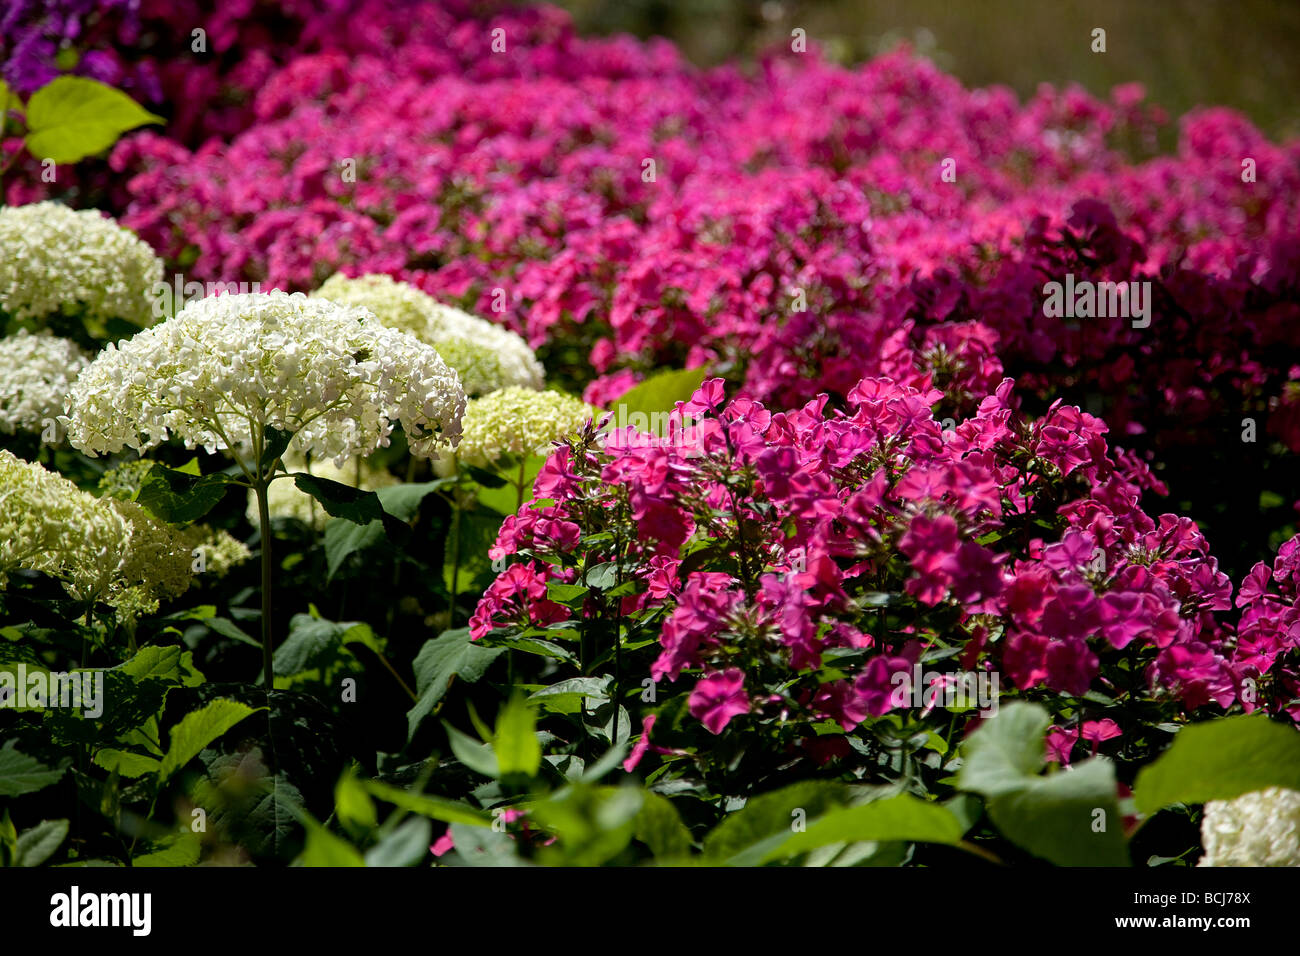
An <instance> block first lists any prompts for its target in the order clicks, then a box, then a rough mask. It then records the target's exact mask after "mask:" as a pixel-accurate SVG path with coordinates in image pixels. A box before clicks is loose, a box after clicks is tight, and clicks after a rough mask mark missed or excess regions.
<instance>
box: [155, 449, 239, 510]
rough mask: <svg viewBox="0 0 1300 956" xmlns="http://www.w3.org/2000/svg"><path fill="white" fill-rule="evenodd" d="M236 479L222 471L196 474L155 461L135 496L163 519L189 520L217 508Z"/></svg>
mask: <svg viewBox="0 0 1300 956" xmlns="http://www.w3.org/2000/svg"><path fill="white" fill-rule="evenodd" d="M234 481H235V479H234V478H232V477H230V476H229V475H227V474H224V473H222V472H216V473H215V474H211V475H204V476H203V477H202V478H195V477H194V476H193V475H187V474H185V473H184V472H181V471H177V470H176V469H174V468H167V467H166V466H164V465H161V464H159V463H158V462H154V463H153V467H152V468H150V469H149V472H148V474H146V475H145V476H144V478H143V479H142V480H141V482H140V491H139V493H138V494H137V495H136V499H135V500H136V501H137V502H139V503H140V505H141V506H142V507H144V508H146V509H148V510H149V511H150V512H152V513H153V514H154V515H155V516H156V517H158V518H161V519H162V520H163V521H168V522H171V523H172V524H188V523H190V522H191V521H197V520H198V519H199V518H202V517H203V516H204V515H205V514H207V513H208V512H209V511H211V510H212V509H213V508H215V507H216V506H217V505H218V504H219V503H220V502H221V499H222V498H224V497H225V496H226V492H227V491H228V490H229V489H230V485H231V484H232V483H233V482H234Z"/></svg>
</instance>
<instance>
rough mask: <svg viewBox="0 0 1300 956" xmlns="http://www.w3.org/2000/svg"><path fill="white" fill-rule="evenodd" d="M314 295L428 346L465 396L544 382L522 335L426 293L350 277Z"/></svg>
mask: <svg viewBox="0 0 1300 956" xmlns="http://www.w3.org/2000/svg"><path fill="white" fill-rule="evenodd" d="M313 295H316V296H320V297H321V298H325V299H329V300H331V301H333V302H340V303H343V304H345V305H354V306H360V307H362V308H366V309H369V310H370V311H371V312H373V313H375V315H376V316H378V317H379V321H380V322H382V323H384V325H387V326H388V327H390V328H394V329H400V330H402V331H403V332H409V333H410V334H412V335H414V336H415V337H416V338H418V339H419V340H420V341H422V342H425V343H427V344H429V345H432V346H433V347H434V348H436V349H437V350H438V354H440V355H441V356H442V358H443V361H445V362H446V363H447V364H448V365H450V366H451V367H452V368H454V369H455V370H456V372H457V374H458V375H459V376H460V380H461V382H462V383H463V384H464V386H465V392H466V394H468V395H486V394H488V393H490V392H495V391H497V390H498V389H502V388H506V387H507V386H510V385H519V386H522V387H524V388H532V389H540V388H541V387H542V386H543V384H545V381H546V377H545V374H544V372H543V371H542V366H541V363H539V362H538V361H537V356H535V355H534V354H533V350H532V349H530V348H529V347H528V343H527V342H525V341H524V340H523V338H522V337H520V336H519V335H516V334H515V333H514V332H511V331H510V330H509V329H503V328H501V326H499V325H496V324H494V323H492V322H489V321H487V320H486V319H481V318H479V317H478V316H474V315H470V314H469V313H468V312H463V311H461V310H460V309H457V308H453V307H452V306H449V305H443V304H442V303H441V302H439V301H438V300H437V299H435V298H434V297H433V296H431V295H429V294H428V293H426V292H422V291H421V290H419V289H417V288H415V287H414V286H412V285H410V284H408V283H405V282H398V281H396V280H395V279H393V278H392V277H391V276H386V275H364V276H361V277H359V278H356V279H349V278H347V277H346V276H343V275H342V274H339V275H335V276H333V277H331V278H330V279H328V280H327V281H326V282H325V284H324V285H322V286H321V287H320V288H319V289H317V290H316V292H314V293H313Z"/></svg>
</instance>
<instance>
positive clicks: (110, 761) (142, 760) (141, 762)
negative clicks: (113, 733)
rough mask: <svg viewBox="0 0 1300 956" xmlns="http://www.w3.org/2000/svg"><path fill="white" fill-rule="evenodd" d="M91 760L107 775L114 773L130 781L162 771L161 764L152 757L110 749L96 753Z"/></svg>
mask: <svg viewBox="0 0 1300 956" xmlns="http://www.w3.org/2000/svg"><path fill="white" fill-rule="evenodd" d="M92 760H93V762H94V764H95V765H96V766H98V767H103V768H104V769H105V770H107V771H108V772H109V773H116V774H119V775H120V776H123V777H130V778H132V779H134V778H135V777H143V776H146V775H148V774H156V773H158V771H160V770H161V769H162V762H161V761H159V760H155V759H154V758H153V757H147V756H144V755H142V754H133V753H131V752H129V751H126V750H113V749H111V748H105V749H104V750H100V751H98V752H96V754H95V756H94V757H93V758H92Z"/></svg>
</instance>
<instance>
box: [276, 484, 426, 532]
mask: <svg viewBox="0 0 1300 956" xmlns="http://www.w3.org/2000/svg"><path fill="white" fill-rule="evenodd" d="M293 482H294V484H295V485H297V486H298V490H299V491H301V492H303V493H305V494H309V495H311V496H312V497H313V498H315V499H316V500H317V501H318V502H320V506H321V507H322V508H324V509H325V513H326V514H328V515H330V516H331V517H334V518H346V519H347V520H348V521H352V522H355V523H356V524H359V525H367V524H369V523H370V522H372V521H381V522H383V525H384V529H385V530H386V531H388V532H389V534H391V535H393V536H394V537H395V538H397V539H398V540H401V539H404V538H405V537H406V536H407V535H409V534H410V531H411V529H410V526H409V525H407V523H406V522H405V521H399V520H398V519H397V518H394V517H393V516H392V515H390V514H389V513H388V512H387V511H385V510H384V506H383V505H382V504H381V503H380V500H379V495H377V494H375V493H374V492H373V491H362V490H361V489H360V488H353V487H352V486H351V485H345V484H343V482H341V481H331V480H330V479H329V478H318V477H317V476H315V475H308V474H305V473H303V472H298V473H295V474H294V475H293Z"/></svg>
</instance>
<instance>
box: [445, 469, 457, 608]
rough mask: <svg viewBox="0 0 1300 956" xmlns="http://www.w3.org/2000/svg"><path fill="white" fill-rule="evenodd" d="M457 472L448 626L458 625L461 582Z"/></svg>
mask: <svg viewBox="0 0 1300 956" xmlns="http://www.w3.org/2000/svg"><path fill="white" fill-rule="evenodd" d="M459 474H460V473H459V472H457V479H456V484H455V485H453V486H452V489H451V583H450V585H449V587H448V590H449V591H450V592H451V602H450V603H451V606H450V608H449V609H448V611H447V627H448V628H453V627H455V626H456V591H457V585H459V584H460V580H459V579H460V477H459Z"/></svg>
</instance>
